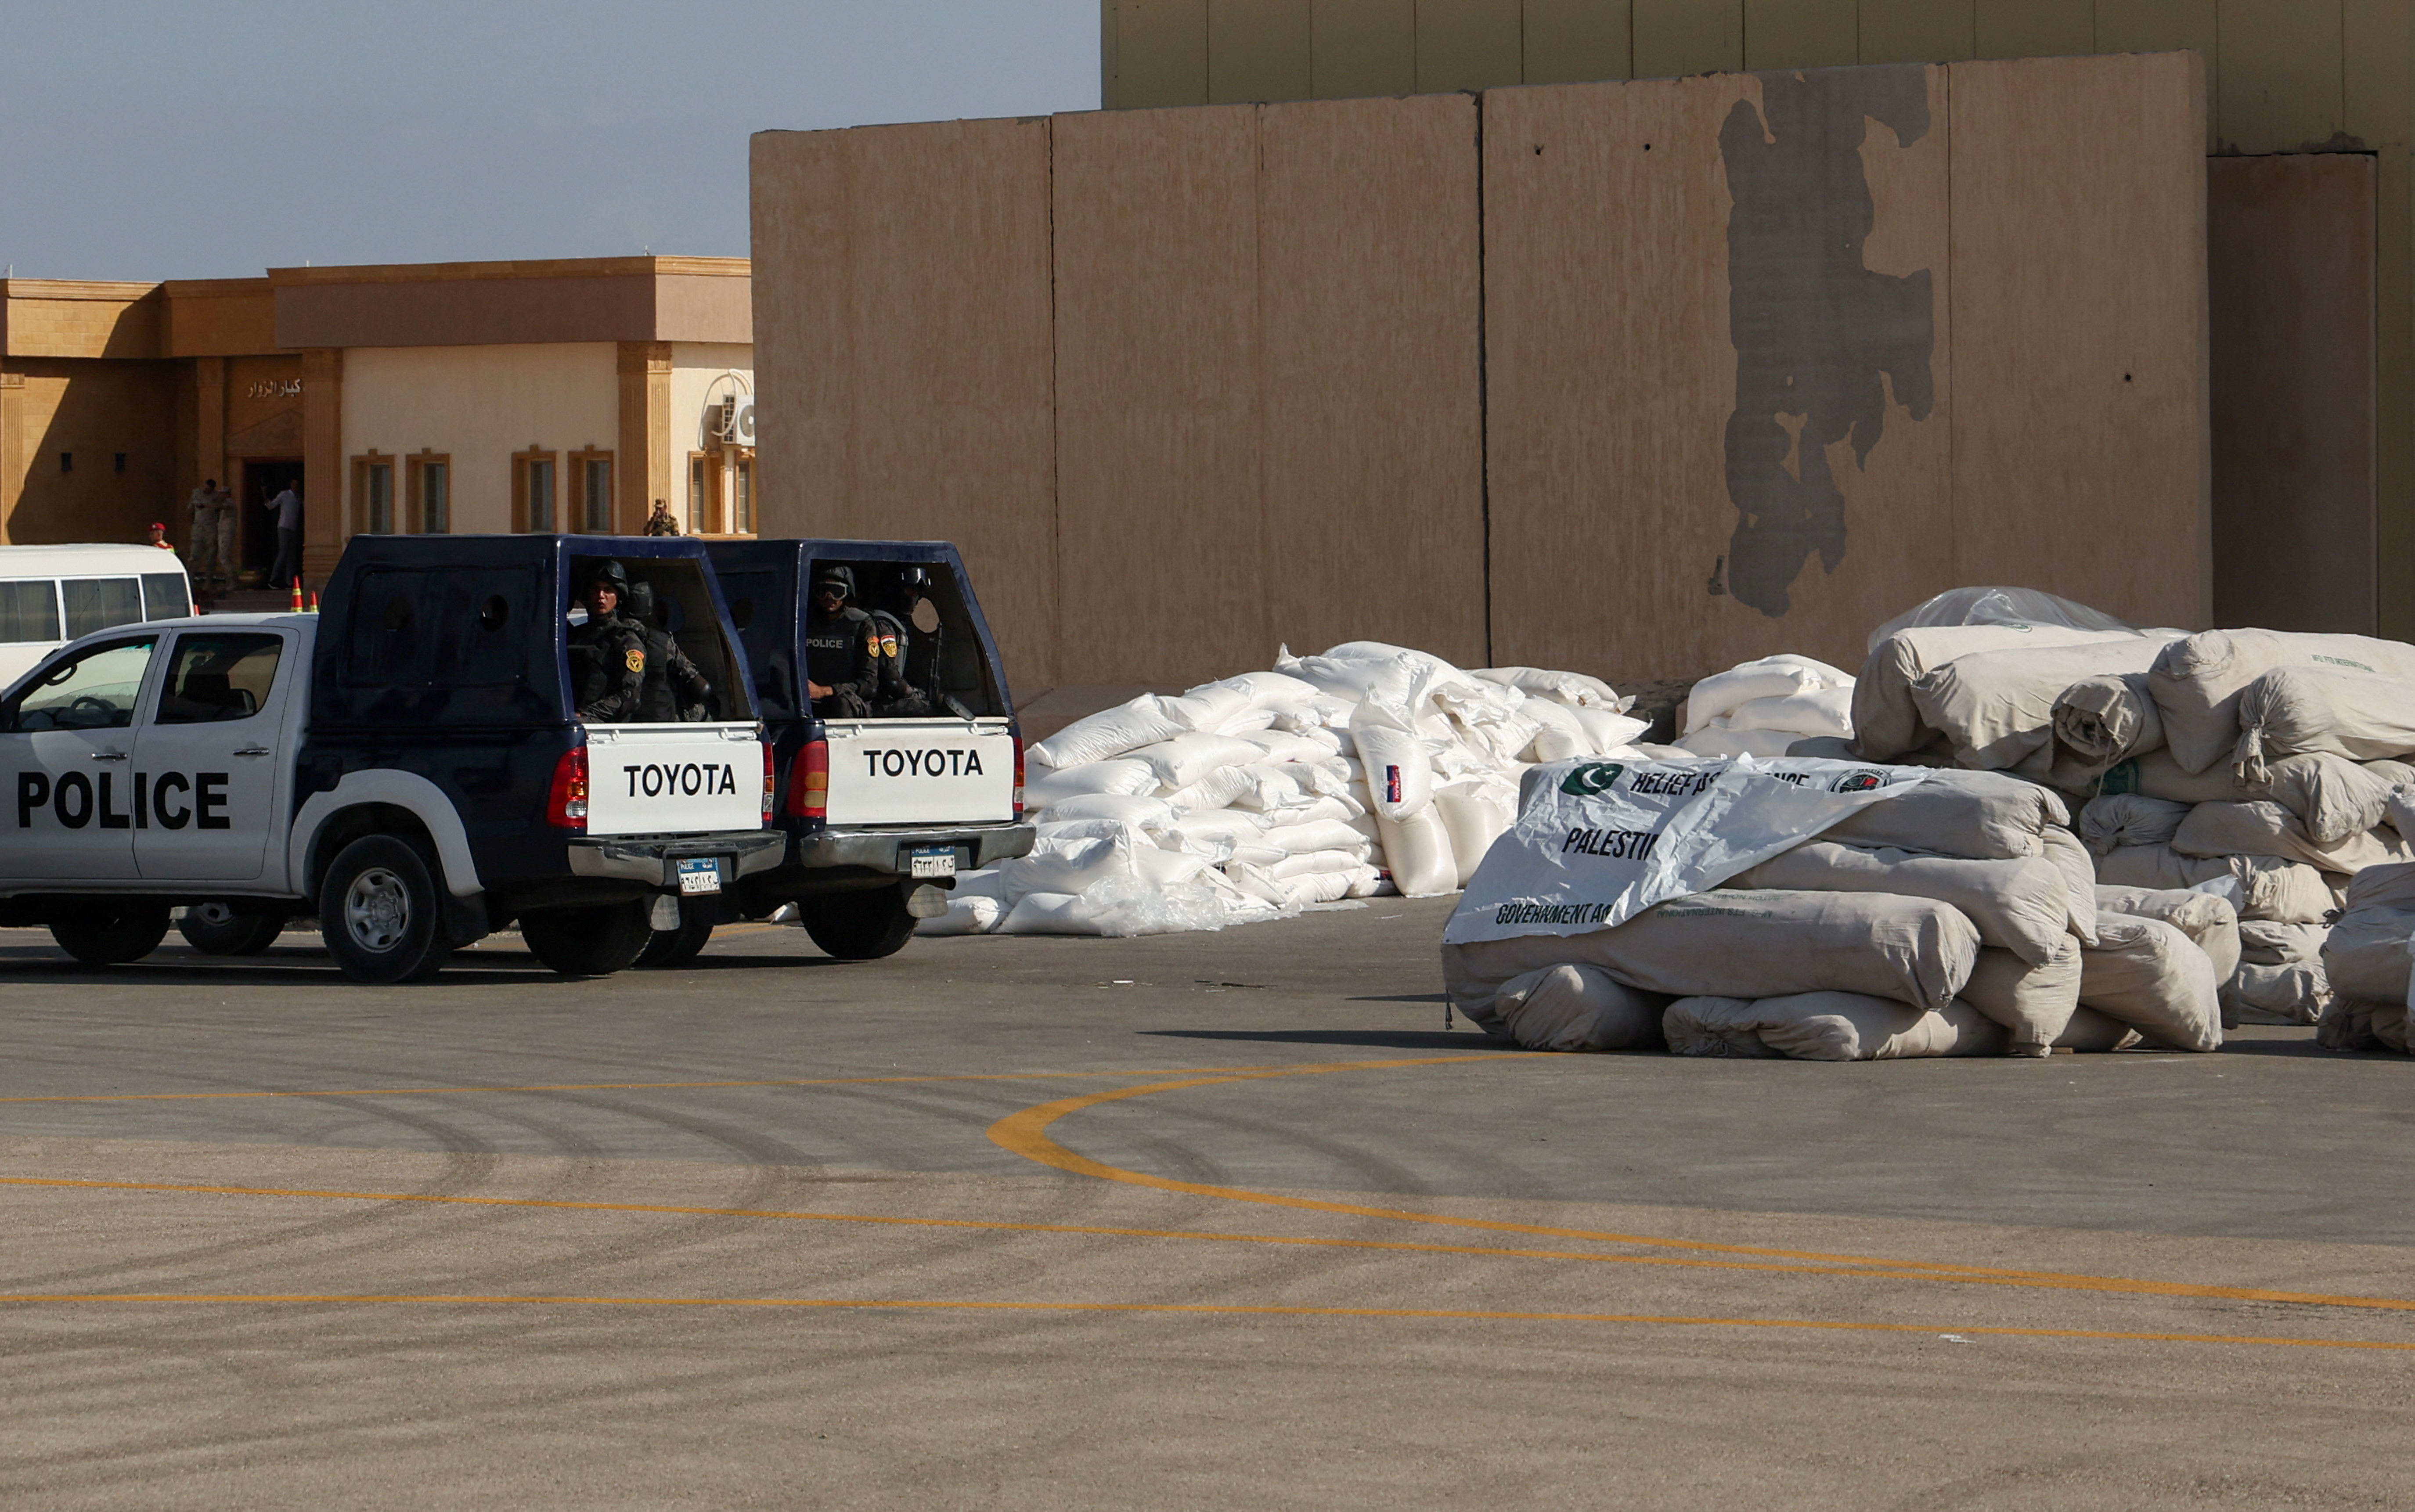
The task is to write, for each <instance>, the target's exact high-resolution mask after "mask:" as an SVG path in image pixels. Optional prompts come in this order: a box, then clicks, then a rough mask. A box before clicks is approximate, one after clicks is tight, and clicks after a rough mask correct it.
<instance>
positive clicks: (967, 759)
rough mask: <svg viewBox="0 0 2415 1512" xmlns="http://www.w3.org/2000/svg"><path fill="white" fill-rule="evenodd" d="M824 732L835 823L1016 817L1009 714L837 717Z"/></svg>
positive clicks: (956, 821) (954, 821) (947, 821)
mask: <svg viewBox="0 0 2415 1512" xmlns="http://www.w3.org/2000/svg"><path fill="white" fill-rule="evenodd" d="M823 732H824V736H825V738H826V739H827V740H828V741H830V798H829V808H828V809H827V810H826V813H827V814H828V815H829V817H830V822H831V823H832V824H968V823H990V822H1002V821H1005V820H1009V819H1012V818H1013V817H1014V737H1013V735H1012V733H1010V731H1009V728H1008V725H1007V722H1006V721H1005V720H1003V719H976V720H969V721H967V720H962V719H849V720H831V721H828V722H827V723H825V725H824V726H823Z"/></svg>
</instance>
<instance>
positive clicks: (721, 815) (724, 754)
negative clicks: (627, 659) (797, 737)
mask: <svg viewBox="0 0 2415 1512" xmlns="http://www.w3.org/2000/svg"><path fill="white" fill-rule="evenodd" d="M761 828H763V742H762V741H759V740H757V739H756V735H755V726H752V725H604V726H595V725H591V726H588V727H587V832H588V833H589V834H592V835H636V834H647V835H654V834H684V833H695V832H703V831H725V830H759V829H761Z"/></svg>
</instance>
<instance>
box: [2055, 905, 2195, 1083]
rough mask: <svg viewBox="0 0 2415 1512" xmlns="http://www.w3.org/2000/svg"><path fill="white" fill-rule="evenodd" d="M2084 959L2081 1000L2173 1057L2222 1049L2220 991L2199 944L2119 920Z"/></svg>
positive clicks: (2160, 925)
mask: <svg viewBox="0 0 2415 1512" xmlns="http://www.w3.org/2000/svg"><path fill="white" fill-rule="evenodd" d="M2098 936H2099V938H2098V941H2097V944H2096V945H2095V946H2094V947H2093V949H2088V950H2083V951H2080V952H2079V1000H2080V1001H2081V1002H2082V1003H2085V1004H2087V1005H2088V1006H2089V1007H2090V1008H2093V1009H2094V1010H2097V1011H2098V1012H2100V1013H2103V1014H2105V1015H2106V1016H2107V1017H2108V1018H2116V1019H2120V1020H2121V1021H2122V1022H2123V1023H2124V1024H2126V1025H2130V1027H2132V1028H2134V1029H2136V1030H2138V1032H2139V1033H2140V1034H2142V1035H2144V1036H2146V1037H2147V1038H2148V1039H2150V1040H2154V1041H2156V1042H2157V1043H2159V1044H2164V1045H2168V1046H2169V1047H2171V1048H2172V1049H2174V1050H2196V1051H2202V1050H2218V1049H2220V1048H2221V1046H2222V1000H2221V983H2220V982H2219V981H2217V980H2216V978H2215V977H2214V974H2213V962H2212V961H2209V960H2208V959H2206V954H2205V952H2204V951H2201V950H2198V946H2197V942H2196V941H2195V940H2193V939H2190V938H2189V937H2188V936H2186V935H2183V933H2181V932H2180V931H2179V930H2178V929H2176V928H2174V927H2173V926H2171V925H2170V924H2167V923H2165V922H2164V921H2162V920H2160V919H2132V918H2128V917H2126V916H2124V915H2120V914H2116V915H2112V916H2110V917H2108V918H2106V919H2103V920H2101V921H2099V927H2098Z"/></svg>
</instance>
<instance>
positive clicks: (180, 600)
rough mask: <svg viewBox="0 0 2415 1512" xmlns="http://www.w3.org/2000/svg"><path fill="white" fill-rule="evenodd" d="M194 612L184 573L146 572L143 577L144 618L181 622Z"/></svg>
mask: <svg viewBox="0 0 2415 1512" xmlns="http://www.w3.org/2000/svg"><path fill="white" fill-rule="evenodd" d="M192 612H193V601H192V598H191V597H190V596H189V595H188V593H187V592H186V591H185V575H184V574H183V573H175V572H146V573H144V574H143V618H144V619H145V620H181V619H183V618H184V617H185V616H187V615H188V614H190V613H192Z"/></svg>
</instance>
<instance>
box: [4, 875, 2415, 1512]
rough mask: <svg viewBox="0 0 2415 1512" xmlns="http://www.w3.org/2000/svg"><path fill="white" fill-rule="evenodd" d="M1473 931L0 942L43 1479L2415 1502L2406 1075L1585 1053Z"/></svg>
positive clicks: (152, 1483) (1371, 920)
mask: <svg viewBox="0 0 2415 1512" xmlns="http://www.w3.org/2000/svg"><path fill="white" fill-rule="evenodd" d="M1447 912H1448V901H1447V900H1445V901H1439V902H1437V901H1427V902H1403V900H1399V899H1377V900H1374V901H1373V904H1372V906H1368V907H1365V908H1361V909H1356V910H1341V911H1332V912H1321V913H1315V914H1311V915H1308V916H1305V917H1303V918H1300V919H1297V920H1294V921H1286V922H1282V923H1276V924H1268V925H1260V926H1255V927H1252V928H1248V929H1240V930H1233V931H1228V932H1226V933H1224V934H1222V935H1186V936H1160V937H1155V938H1148V939H1138V940H1119V941H1118V940H1094V939H1054V938H1021V939H1004V938H963V939H944V940H918V941H916V942H914V943H912V944H910V945H909V946H908V947H907V950H906V951H905V952H903V953H902V954H900V955H899V956H897V957H894V958H892V959H891V960H889V961H886V962H878V963H868V964H841V963H836V962H832V961H830V960H827V959H825V958H823V957H822V956H821V955H820V954H819V953H818V952H817V951H815V949H814V948H813V946H812V945H811V944H810V943H809V942H808V941H807V940H806V939H805V938H804V936H803V935H802V932H800V931H797V930H794V929H787V928H779V927H773V926H764V925H757V926H743V927H742V928H739V929H733V930H727V931H724V932H723V933H722V934H721V935H720V936H716V938H715V940H714V942H713V944H712V946H711V947H710V948H709V949H708V951H706V953H705V954H704V955H703V956H702V957H701V958H699V959H698V960H697V962H695V963H693V964H692V965H691V966H687V967H683V968H678V969H673V970H668V971H645V972H632V973H627V974H624V975H622V976H620V977H616V978H613V979H610V980H608V981H599V982H569V981H562V980H560V979H557V978H555V977H553V976H552V975H551V974H550V973H548V972H547V971H545V970H544V969H543V968H542V967H540V966H536V964H535V963H534V962H533V961H532V959H531V958H530V957H529V956H527V955H526V954H525V953H524V952H523V951H520V950H519V949H518V948H517V941H516V939H515V938H514V937H512V936H499V937H497V938H495V939H493V940H490V941H488V942H487V943H486V944H485V945H482V946H481V947H480V948H478V949H476V950H474V951H467V952H464V953H463V954H462V955H461V956H459V957H458V958H457V961H456V964H455V965H454V966H452V967H450V968H449V969H448V970H447V971H446V972H445V973H444V974H443V976H441V977H440V978H439V979H438V980H437V981H434V982H432V983H429V984H427V985H424V986H418V987H403V988H387V989H372V988H362V987H355V986H352V985H349V984H347V983H345V982H343V981H341V980H340V979H338V977H337V976H336V974H335V972H334V971H333V969H332V967H331V966H330V965H329V963H328V961H327V959H326V957H325V955H324V954H323V952H322V951H318V950H317V949H316V948H315V947H314V945H313V944H312V943H311V941H310V939H309V937H308V936H303V935H300V934H291V933H290V934H288V935H287V936H285V939H284V940H283V941H282V942H281V943H280V945H279V946H278V948H277V949H276V950H274V951H270V952H269V953H267V954H266V955H264V956H262V957H258V958H255V959H252V960H248V961H242V962H226V961H218V960H212V959H208V958H204V957H201V956H198V955H196V954H194V953H192V952H191V951H187V950H185V949H183V948H182V946H181V944H180V943H176V942H175V936H171V941H172V945H171V947H170V948H168V949H163V950H162V951H160V952H159V953H158V954H157V955H156V956H154V957H153V958H152V959H150V960H149V961H146V962H144V963H143V964H141V965H139V966H132V967H128V968H124V969H119V970H112V971H98V972H96V971H90V970H86V969H82V968H80V967H77V966H73V965H72V964H71V963H69V962H68V961H67V958H66V957H65V956H64V955H63V954H61V953H60V952H58V951H55V950H53V949H52V948H51V946H50V944H49V941H48V937H47V936H45V935H43V934H40V933H39V932H34V931H0V1033H5V1035H6V1043H7V1044H8V1047H9V1051H8V1055H7V1056H6V1057H0V1203H5V1204H6V1205H7V1209H6V1217H7V1222H6V1225H5V1228H0V1233H5V1234H6V1235H8V1241H7V1245H6V1249H5V1251H0V1254H5V1262H6V1264H5V1269H6V1274H5V1276H0V1350H5V1352H6V1355H5V1358H6V1363H7V1367H8V1368H7V1370H6V1371H5V1372H0V1415H5V1420H6V1421H7V1422H8V1425H9V1427H8V1432H7V1433H6V1434H5V1436H0V1444H5V1445H6V1447H5V1449H0V1497H5V1498H6V1500H7V1502H8V1505H24V1506H42V1507H83V1506H94V1507H98V1506H108V1507H149V1506H161V1507H166V1506H177V1507H189V1506H193V1505H238V1504H239V1505H246V1506H255V1507H283V1506H297V1507H298V1506H312V1507H327V1506H371V1505H374V1506H393V1505H447V1506H468V1507H483V1506H495V1507H515V1508H519V1507H555V1506H560V1507H580V1508H592V1507H677V1506H742V1505H782V1506H791V1505H847V1506H887V1505H897V1506H906V1505H913V1506H918V1507H926V1506H956V1505H982V1506H1049V1507H1057V1506H1067V1505H1079V1506H1109V1505H1113V1506H1123V1505H1132V1504H1133V1503H1135V1502H1140V1501H1143V1500H1146V1501H1147V1502H1149V1503H1151V1504H1155V1505H1165V1506H1190V1505H1219V1506H1227V1505H1319V1506H1334V1505H1342V1506H1360V1505H1367V1506H1373V1505H1384V1506H1402V1505H1484V1504H1493V1505H1498V1504H1541V1503H1552V1504H1566V1505H1605V1506H1608V1505H1617V1506H1706V1505H1738V1504H1743V1503H1747V1502H1757V1503H1761V1504H1765V1505H1773V1506H1781V1507H1796V1506H1805V1507H1828V1506H1836V1507H1856V1508H1858V1507H1871V1506H1881V1507H1883V1506H1897V1505H1901V1506H1906V1507H1913V1506H1917V1507H1921V1508H1936V1507H1953V1506H1986V1507H2030V1506H2037V1507H2048V1506H2058V1507H2059V1506H2075V1505H2125V1506H2183V1505H2185V1506H2198V1505H2240V1506H2248V1505H2253V1506H2258V1507H2263V1506H2271V1505H2297V1506H2333V1505H2339V1506H2348V1505H2354V1506H2373V1505H2402V1504H2404V1503H2406V1502H2407V1501H2408V1500H2409V1499H2410V1498H2415V1472H2410V1471H2409V1470H2408V1468H2407V1460H2408V1456H2407V1455H2406V1453H2405V1451H2404V1449H2403V1447H2402V1444H2403V1440H2404V1438H2405V1430H2404V1427H2403V1425H2404V1424H2405V1422H2406V1421H2408V1417H2409V1406H2410V1403H2409V1400H2408V1398H2409V1396H2410V1381H2415V1265H2410V1264H2409V1262H2410V1260H2411V1259H2415V1162H2410V1161H2409V1160H2407V1158H2406V1154H2405V1151H2406V1149H2407V1146H2408V1133H2409V1125H2410V1123H2415V1116H2410V1110H2415V1063H2410V1062H2409V1060H2408V1057H2404V1056H2388V1055H2330V1054H2325V1053H2322V1052H2320V1051H2318V1050H2317V1049H2316V1048H2315V1047H2314V1045H2313V1043H2312V1040H2311V1034H2310V1032H2309V1031H2304V1030H2294V1029H2246V1030H2242V1031H2239V1032H2238V1034H2237V1035H2236V1036H2235V1037H2234V1038H2233V1040H2232V1042H2231V1043H2230V1044H2229V1045H2228V1046H2227V1047H2226V1048H2225V1049H2224V1050H2223V1051H2222V1052H2221V1053H2219V1054H2216V1055H2197V1056H2189V1055H2168V1054H2160V1053H2125V1054H2122V1055H2104V1056H2074V1055H2056V1056H2053V1057H2050V1058H2048V1059H2046V1060H1945V1061H1913V1062H1886V1063H1874V1064H1857V1065H1844V1066H1836V1065H1821V1064H1811V1063H1802V1062H1791V1061H1713V1060H1681V1059H1674V1058H1671V1057H1667V1056H1660V1055H1611V1056H1550V1055H1524V1054H1521V1053H1518V1052H1516V1051H1514V1050H1511V1049H1508V1048H1507V1047H1504V1046H1502V1045H1500V1044H1498V1043H1496V1042H1494V1041H1492V1040H1488V1039H1486V1038H1485V1037H1484V1036H1483V1035H1481V1034H1479V1033H1477V1032H1475V1031H1473V1030H1471V1029H1470V1028H1468V1026H1467V1025H1465V1024H1464V1023H1463V1022H1462V1023H1460V1024H1459V1025H1456V1026H1454V1027H1450V1028H1446V1027H1445V1024H1444V1013H1445V1010H1444V1007H1443V1003H1442V999H1441V996H1440V983H1439V972H1438V969H1437V966H1436V962H1435V955H1434V941H1435V939H1436V937H1437V935H1438V933H1439V930H1440V926H1441V921H1442V919H1443V917H1444V915H1445V914H1446V913H1447Z"/></svg>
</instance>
